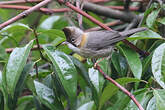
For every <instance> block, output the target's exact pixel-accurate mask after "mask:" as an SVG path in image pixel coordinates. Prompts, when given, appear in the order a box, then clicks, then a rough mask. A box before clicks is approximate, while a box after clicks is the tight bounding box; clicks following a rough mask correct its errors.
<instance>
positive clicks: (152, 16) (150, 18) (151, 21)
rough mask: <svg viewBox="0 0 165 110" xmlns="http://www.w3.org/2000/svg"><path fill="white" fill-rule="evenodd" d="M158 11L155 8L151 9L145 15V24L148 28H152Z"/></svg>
mask: <svg viewBox="0 0 165 110" xmlns="http://www.w3.org/2000/svg"><path fill="white" fill-rule="evenodd" d="M159 12H160V9H157V10H153V11H152V12H151V13H150V14H149V15H148V17H147V19H146V24H147V26H148V27H149V28H152V26H153V25H154V23H155V21H156V18H157V16H158V14H159Z"/></svg>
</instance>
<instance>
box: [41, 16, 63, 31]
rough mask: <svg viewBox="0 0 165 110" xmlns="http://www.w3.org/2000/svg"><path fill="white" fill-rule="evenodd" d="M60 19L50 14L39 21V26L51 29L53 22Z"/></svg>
mask: <svg viewBox="0 0 165 110" xmlns="http://www.w3.org/2000/svg"><path fill="white" fill-rule="evenodd" d="M59 19H60V16H50V17H48V18H47V19H45V21H43V22H42V23H41V25H40V26H39V27H40V28H42V29H51V28H52V27H53V23H54V22H56V21H58V20H59Z"/></svg>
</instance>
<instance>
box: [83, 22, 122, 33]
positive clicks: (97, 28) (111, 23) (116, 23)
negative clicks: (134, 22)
mask: <svg viewBox="0 0 165 110" xmlns="http://www.w3.org/2000/svg"><path fill="white" fill-rule="evenodd" d="M120 24H123V22H122V21H120V20H116V21H112V22H109V23H106V24H105V25H106V26H108V27H111V26H116V25H120ZM101 29H102V28H100V27H99V26H98V27H93V28H89V29H87V30H85V32H89V31H98V30H101Z"/></svg>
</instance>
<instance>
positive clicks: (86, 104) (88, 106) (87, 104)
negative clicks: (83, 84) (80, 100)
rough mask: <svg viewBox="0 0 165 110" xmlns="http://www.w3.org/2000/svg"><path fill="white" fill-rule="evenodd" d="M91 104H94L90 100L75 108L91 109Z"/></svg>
mask: <svg viewBox="0 0 165 110" xmlns="http://www.w3.org/2000/svg"><path fill="white" fill-rule="evenodd" d="M93 104H94V102H93V101H90V102H88V103H85V104H84V105H82V106H81V107H79V108H78V109H77V110H92V107H93Z"/></svg>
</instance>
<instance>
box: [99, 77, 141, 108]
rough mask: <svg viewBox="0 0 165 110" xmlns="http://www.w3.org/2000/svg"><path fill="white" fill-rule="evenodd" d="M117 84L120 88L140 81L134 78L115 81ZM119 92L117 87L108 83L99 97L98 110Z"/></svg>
mask: <svg viewBox="0 0 165 110" xmlns="http://www.w3.org/2000/svg"><path fill="white" fill-rule="evenodd" d="M116 81H117V82H118V83H119V84H121V85H122V86H123V85H125V84H127V83H131V82H140V81H141V80H139V79H136V78H119V79H117V80H116ZM118 90H119V88H118V87H116V86H115V85H113V84H112V83H109V84H108V85H107V86H106V87H105V88H104V91H103V93H102V95H101V97H100V104H99V108H100V109H101V107H102V106H103V105H104V104H105V102H106V101H107V100H109V99H110V98H111V97H112V96H113V95H114V94H116V93H117V91H118Z"/></svg>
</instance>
